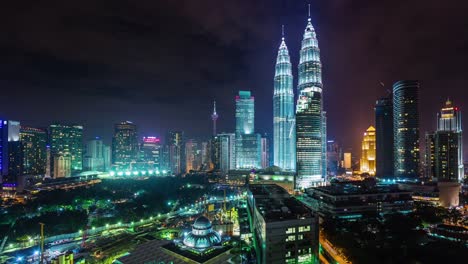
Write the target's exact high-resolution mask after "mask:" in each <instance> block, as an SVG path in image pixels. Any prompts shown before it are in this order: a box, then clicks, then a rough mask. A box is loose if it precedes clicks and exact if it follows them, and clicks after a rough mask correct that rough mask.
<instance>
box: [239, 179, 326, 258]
mask: <svg viewBox="0 0 468 264" xmlns="http://www.w3.org/2000/svg"><path fill="white" fill-rule="evenodd" d="M247 197H248V199H247V202H248V210H249V211H250V215H251V218H252V219H251V221H250V223H251V225H252V226H251V228H250V229H251V230H253V236H254V237H255V239H253V241H254V247H255V251H256V253H257V254H256V256H257V263H260V264H264V263H319V262H318V256H319V255H318V249H319V225H318V215H316V214H315V213H313V212H312V211H311V210H310V209H309V208H307V207H306V206H305V205H304V204H302V203H301V202H299V201H298V200H297V199H296V198H294V197H292V196H290V195H289V193H288V192H287V191H286V190H285V189H283V188H282V187H280V186H278V185H276V184H251V185H250V186H249V190H248V196H247Z"/></svg>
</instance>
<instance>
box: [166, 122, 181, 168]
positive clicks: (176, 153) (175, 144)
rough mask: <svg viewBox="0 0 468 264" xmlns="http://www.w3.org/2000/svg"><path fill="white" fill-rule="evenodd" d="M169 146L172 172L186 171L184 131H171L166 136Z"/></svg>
mask: <svg viewBox="0 0 468 264" xmlns="http://www.w3.org/2000/svg"><path fill="white" fill-rule="evenodd" d="M166 145H167V146H168V148H169V168H170V171H171V172H172V173H175V174H181V173H185V138H184V132H183V131H170V132H169V133H168V134H167V137H166Z"/></svg>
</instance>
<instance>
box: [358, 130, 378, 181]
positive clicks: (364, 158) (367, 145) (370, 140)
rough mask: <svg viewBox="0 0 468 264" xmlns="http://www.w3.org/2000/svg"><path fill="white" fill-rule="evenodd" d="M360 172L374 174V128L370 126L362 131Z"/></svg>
mask: <svg viewBox="0 0 468 264" xmlns="http://www.w3.org/2000/svg"><path fill="white" fill-rule="evenodd" d="M361 150H362V154H361V172H362V173H369V174H370V175H372V176H375V170H376V163H375V152H376V151H375V128H374V127H373V126H370V127H369V128H368V129H367V130H366V132H365V133H364V138H363V140H362V145H361Z"/></svg>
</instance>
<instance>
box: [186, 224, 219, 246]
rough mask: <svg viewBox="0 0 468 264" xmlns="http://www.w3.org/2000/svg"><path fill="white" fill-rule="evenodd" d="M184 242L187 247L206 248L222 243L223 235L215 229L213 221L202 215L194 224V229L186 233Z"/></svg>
mask: <svg viewBox="0 0 468 264" xmlns="http://www.w3.org/2000/svg"><path fill="white" fill-rule="evenodd" d="M183 243H184V245H185V246H187V247H191V248H195V249H198V250H204V249H206V248H210V247H213V246H216V245H219V244H220V243H221V236H220V235H219V233H218V232H216V231H214V230H213V227H212V225H211V221H210V220H209V219H208V218H206V217H205V216H200V217H198V218H197V220H195V222H194V223H193V225H192V231H191V232H190V233H188V234H187V235H185V237H184V240H183Z"/></svg>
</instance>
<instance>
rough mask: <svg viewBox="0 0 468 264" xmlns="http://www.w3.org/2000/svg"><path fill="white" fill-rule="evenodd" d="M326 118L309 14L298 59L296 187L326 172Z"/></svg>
mask: <svg viewBox="0 0 468 264" xmlns="http://www.w3.org/2000/svg"><path fill="white" fill-rule="evenodd" d="M325 133H326V119H325V114H324V112H323V102H322V64H321V62H320V50H319V47H318V41H317V36H316V34H315V29H314V27H313V26H312V23H311V19H310V17H309V19H308V22H307V26H306V29H305V31H304V38H303V40H302V45H301V52H300V59H299V85H298V99H297V105H296V153H297V154H296V155H297V165H296V171H297V178H296V188H300V189H302V188H308V187H311V186H313V185H316V184H317V183H320V182H323V181H324V177H325V174H326V135H325Z"/></svg>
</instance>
